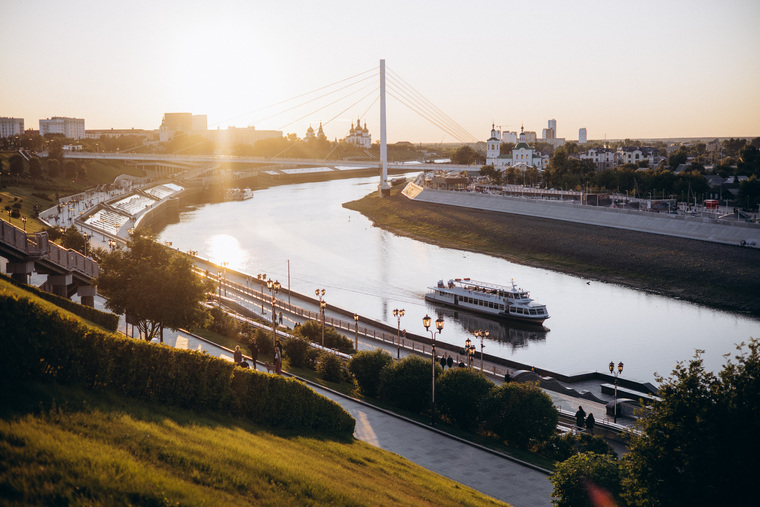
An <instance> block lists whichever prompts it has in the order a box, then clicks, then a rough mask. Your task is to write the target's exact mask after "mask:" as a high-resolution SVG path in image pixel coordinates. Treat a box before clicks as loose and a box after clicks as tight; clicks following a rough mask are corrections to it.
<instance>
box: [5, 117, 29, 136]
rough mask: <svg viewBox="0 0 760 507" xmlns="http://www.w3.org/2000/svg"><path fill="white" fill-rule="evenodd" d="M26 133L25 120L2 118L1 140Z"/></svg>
mask: <svg viewBox="0 0 760 507" xmlns="http://www.w3.org/2000/svg"><path fill="white" fill-rule="evenodd" d="M23 133H24V119H23V118H7V117H5V116H3V117H0V139H2V138H4V137H13V136H20V135H21V134H23Z"/></svg>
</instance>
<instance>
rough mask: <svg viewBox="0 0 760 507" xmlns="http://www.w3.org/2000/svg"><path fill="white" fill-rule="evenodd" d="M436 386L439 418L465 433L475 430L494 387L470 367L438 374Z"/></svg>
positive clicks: (452, 369) (451, 369) (481, 374)
mask: <svg viewBox="0 0 760 507" xmlns="http://www.w3.org/2000/svg"><path fill="white" fill-rule="evenodd" d="M436 386H437V387H436V395H437V396H436V405H437V407H438V409H439V410H440V412H441V415H442V416H444V417H446V418H447V419H449V420H450V421H451V422H452V423H454V424H455V425H456V426H459V427H460V428H463V429H466V430H471V429H474V428H477V427H478V425H479V424H480V416H481V406H482V404H483V402H484V401H485V400H486V398H487V397H488V395H489V393H490V392H491V389H494V388H495V387H496V386H495V385H494V383H493V382H491V381H490V380H488V379H487V378H486V377H485V375H483V373H482V372H480V371H477V370H473V369H470V368H450V369H449V370H447V371H445V372H444V373H442V374H441V376H440V378H439V379H438V382H437V383H436Z"/></svg>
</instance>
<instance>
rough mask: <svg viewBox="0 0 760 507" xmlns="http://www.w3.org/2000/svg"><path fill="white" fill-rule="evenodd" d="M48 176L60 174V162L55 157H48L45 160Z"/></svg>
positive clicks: (54, 176) (55, 176)
mask: <svg viewBox="0 0 760 507" xmlns="http://www.w3.org/2000/svg"><path fill="white" fill-rule="evenodd" d="M47 170H48V176H50V177H51V178H57V177H58V176H60V175H61V163H60V162H59V161H58V159H57V158H48V160H47Z"/></svg>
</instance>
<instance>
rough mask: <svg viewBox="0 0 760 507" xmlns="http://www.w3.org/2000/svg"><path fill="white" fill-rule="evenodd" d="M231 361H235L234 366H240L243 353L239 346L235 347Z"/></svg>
mask: <svg viewBox="0 0 760 507" xmlns="http://www.w3.org/2000/svg"><path fill="white" fill-rule="evenodd" d="M233 359H234V361H235V366H240V363H242V362H243V353H242V352H241V351H240V345H235V353H234V354H233Z"/></svg>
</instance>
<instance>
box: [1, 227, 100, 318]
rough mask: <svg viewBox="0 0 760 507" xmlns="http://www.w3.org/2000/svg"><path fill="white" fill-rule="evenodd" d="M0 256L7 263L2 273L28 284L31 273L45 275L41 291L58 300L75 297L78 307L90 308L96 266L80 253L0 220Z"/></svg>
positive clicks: (93, 293)
mask: <svg viewBox="0 0 760 507" xmlns="http://www.w3.org/2000/svg"><path fill="white" fill-rule="evenodd" d="M0 256H2V257H5V258H6V259H7V260H8V262H7V263H6V266H5V271H6V273H8V274H10V275H11V278H13V279H14V280H18V281H20V282H23V283H26V284H28V283H29V277H30V275H31V274H32V273H34V272H36V273H39V274H44V275H47V280H46V281H45V283H44V284H42V289H43V290H46V291H48V292H52V293H53V294H56V295H58V296H61V297H65V298H70V297H71V296H73V295H74V294H78V295H79V296H80V297H81V299H82V304H83V305H87V306H93V303H94V297H95V287H94V286H93V283H92V282H93V280H94V279H95V278H97V276H98V272H99V271H98V263H97V262H95V261H94V260H93V259H90V258H89V257H85V256H84V255H82V254H81V253H79V252H77V251H75V250H71V249H66V248H63V247H61V246H59V245H56V244H55V243H53V242H52V241H50V240H49V239H48V234H47V232H36V233H34V234H27V232H26V231H25V230H22V229H20V228H18V227H16V226H15V225H13V224H11V223H9V222H6V221H5V220H0Z"/></svg>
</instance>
